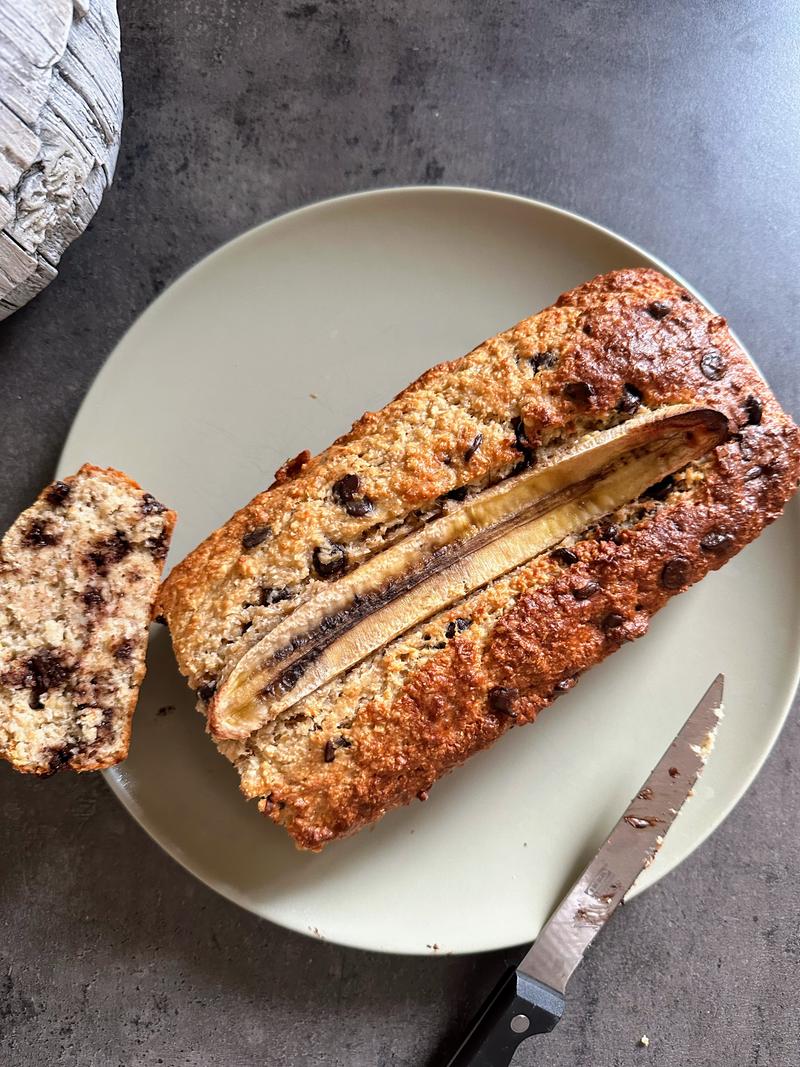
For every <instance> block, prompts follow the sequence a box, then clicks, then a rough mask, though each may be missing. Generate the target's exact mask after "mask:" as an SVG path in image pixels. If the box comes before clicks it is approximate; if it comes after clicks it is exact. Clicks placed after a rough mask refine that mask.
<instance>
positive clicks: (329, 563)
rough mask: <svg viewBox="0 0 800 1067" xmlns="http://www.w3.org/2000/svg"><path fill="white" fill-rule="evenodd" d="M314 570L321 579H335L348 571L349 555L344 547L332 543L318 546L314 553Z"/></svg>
mask: <svg viewBox="0 0 800 1067" xmlns="http://www.w3.org/2000/svg"><path fill="white" fill-rule="evenodd" d="M311 558H312V561H313V563H314V570H315V571H316V572H317V574H318V575H319V576H320V578H335V577H336V576H337V575H338V574H341V573H342V572H343V571H344V570H346V569H347V553H346V552H345V550H344V546H343V545H339V544H336V542H331V543H330V544H328V545H318V546H317V547H316V548H315V549H314V551H313V553H312V557H311Z"/></svg>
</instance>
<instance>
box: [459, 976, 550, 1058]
mask: <svg viewBox="0 0 800 1067" xmlns="http://www.w3.org/2000/svg"><path fill="white" fill-rule="evenodd" d="M563 1011H564V997H563V996H562V994H561V993H556V991H555V990H554V989H550V988H549V987H548V986H545V985H542V984H541V982H537V981H536V980H535V979H531V978H526V977H525V976H524V975H519V974H517V972H516V971H515V970H513V969H512V970H509V971H507V972H506V973H505V974H504V975H503V977H502V978H501V979H500V981H499V982H498V984H497V986H496V987H495V989H494V991H493V992H492V994H491V995H490V996H489V998H488V999H487V1001H486V1003H485V1004H484V1005H483V1007H482V1008H481V1009H480V1011H479V1012H478V1014H477V1015H476V1016H475V1018H474V1019H473V1020H472V1024H471V1025H470V1029H469V1033H468V1034H467V1037H466V1039H465V1040H464V1043H463V1044H462V1045H461V1047H460V1048H459V1050H458V1052H457V1053H456V1054H455V1056H454V1057H453V1058H452V1059H451V1060H450V1062H449V1064H448V1067H508V1064H510V1063H511V1060H512V1059H513V1056H514V1053H515V1052H516V1050H517V1048H518V1047H519V1045H520V1044H521V1043H522V1042H523V1041H524V1040H525V1039H526V1038H528V1037H532V1036H533V1035H534V1034H548V1033H549V1032H550V1031H551V1030H552V1029H553V1027H554V1026H555V1025H556V1023H557V1022H558V1020H559V1019H560V1018H561V1015H562V1013H563Z"/></svg>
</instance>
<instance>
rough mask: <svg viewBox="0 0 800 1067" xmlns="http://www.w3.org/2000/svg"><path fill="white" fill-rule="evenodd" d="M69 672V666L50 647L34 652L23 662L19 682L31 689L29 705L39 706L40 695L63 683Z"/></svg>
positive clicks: (40, 704)
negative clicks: (22, 670)
mask: <svg viewBox="0 0 800 1067" xmlns="http://www.w3.org/2000/svg"><path fill="white" fill-rule="evenodd" d="M70 674H71V670H70V668H69V667H68V666H67V665H66V664H65V663H64V661H63V659H62V658H61V656H60V655H59V654H58V653H57V652H53V651H51V650H50V649H42V651H40V652H37V653H35V655H33V656H31V657H30V659H29V660H28V661H27V662H26V664H25V669H24V674H23V677H22V679H21V684H22V685H24V686H27V687H28V688H29V689H30V691H31V696H30V701H29V703H30V706H31V707H32V708H41V707H43V706H44V705H43V704H42V697H43V696H44V694H45V693H48V692H50V690H51V689H56V688H57V687H58V686H60V685H63V684H64V682H66V680H67V679H68V678H69V676H70Z"/></svg>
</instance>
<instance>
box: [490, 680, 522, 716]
mask: <svg viewBox="0 0 800 1067" xmlns="http://www.w3.org/2000/svg"><path fill="white" fill-rule="evenodd" d="M518 696H519V690H518V689H514V688H512V687H511V686H505V685H495V686H493V687H492V688H491V689H490V690H489V694H488V701H489V707H490V708H491V709H492V711H496V712H497V713H498V714H500V715H510V716H512V717H516V716H514V701H515V700H516V699H517V697H518Z"/></svg>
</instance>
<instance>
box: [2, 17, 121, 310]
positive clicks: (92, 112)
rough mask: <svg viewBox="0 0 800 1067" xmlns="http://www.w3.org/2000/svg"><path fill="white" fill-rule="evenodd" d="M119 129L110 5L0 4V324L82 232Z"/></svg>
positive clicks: (115, 32) (48, 276)
mask: <svg viewBox="0 0 800 1067" xmlns="http://www.w3.org/2000/svg"><path fill="white" fill-rule="evenodd" d="M121 125H122V78H121V75H120V67H119V21H118V19H117V11H116V4H115V0H0V319H3V318H5V317H6V316H8V315H10V314H11V312H12V311H16V309H17V308H19V307H21V306H22V305H23V304H25V303H26V302H27V301H28V300H30V299H31V297H33V296H35V295H36V293H38V292H39V291H40V290H42V289H43V288H44V287H45V286H46V285H47V284H48V283H49V282H51V281H52V280H53V278H55V276H56V274H57V269H56V268H57V265H58V261H59V259H60V258H61V255H62V254H63V252H64V250H65V249H66V247H67V246H68V245H69V244H70V242H71V241H73V240H74V239H75V238H76V237H77V236H79V234H81V233H83V231H84V230H85V229H86V226H87V225H88V223H89V221H90V219H91V218H92V216H93V215H94V213H95V211H96V210H97V208H98V205H99V203H100V200H101V198H102V196H103V193H104V191H105V189H106V188H107V186H108V185H109V183H110V182H111V179H112V177H113V174H114V166H115V164H116V159H117V150H118V148H119V137H120V128H121Z"/></svg>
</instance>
